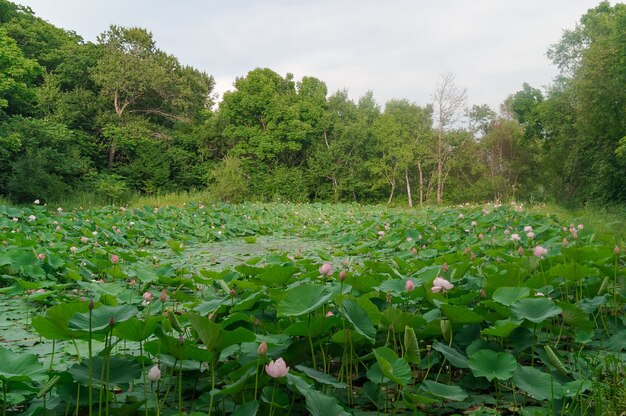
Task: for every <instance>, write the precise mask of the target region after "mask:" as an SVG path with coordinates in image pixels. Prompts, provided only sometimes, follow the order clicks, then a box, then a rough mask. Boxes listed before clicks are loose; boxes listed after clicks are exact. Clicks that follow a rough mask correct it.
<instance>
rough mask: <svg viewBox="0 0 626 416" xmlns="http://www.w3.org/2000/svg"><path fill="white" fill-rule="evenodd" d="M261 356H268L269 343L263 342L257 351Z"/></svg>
mask: <svg viewBox="0 0 626 416" xmlns="http://www.w3.org/2000/svg"><path fill="white" fill-rule="evenodd" d="M257 352H258V354H259V356H264V355H266V354H267V342H265V341H263V342H262V343H261V345H259V348H258V349H257Z"/></svg>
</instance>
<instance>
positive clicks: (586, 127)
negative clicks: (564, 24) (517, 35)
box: [540, 2, 626, 202]
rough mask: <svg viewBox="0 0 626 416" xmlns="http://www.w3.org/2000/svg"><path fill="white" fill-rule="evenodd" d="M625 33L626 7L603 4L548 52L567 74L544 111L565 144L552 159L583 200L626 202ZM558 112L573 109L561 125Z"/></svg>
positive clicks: (555, 136)
mask: <svg viewBox="0 0 626 416" xmlns="http://www.w3.org/2000/svg"><path fill="white" fill-rule="evenodd" d="M625 30H626V5H625V4H616V5H614V6H611V5H610V3H608V2H602V3H600V4H599V5H598V6H597V7H595V8H593V9H590V10H589V11H588V12H587V13H586V14H585V15H584V16H582V18H581V19H580V23H579V24H578V25H577V26H576V28H575V29H573V30H569V31H566V32H565V33H564V34H563V37H562V38H561V40H560V42H559V43H557V44H556V45H554V46H553V47H552V48H551V49H550V51H549V54H548V55H549V56H550V57H551V58H552V60H553V61H554V62H555V63H556V64H557V65H558V66H559V68H560V69H561V70H562V74H561V78H560V80H559V86H558V88H555V89H553V93H552V94H551V95H550V96H549V98H548V100H547V103H545V104H542V105H541V108H540V111H541V112H542V115H543V117H544V118H545V119H548V120H549V121H545V122H544V123H546V124H548V125H549V127H548V130H549V134H550V135H551V136H552V137H551V139H552V140H553V141H554V140H556V141H559V142H560V143H562V144H561V145H556V146H552V149H554V150H555V151H557V152H562V153H560V154H558V155H554V157H552V158H551V159H552V160H555V159H560V160H561V164H564V165H566V166H567V170H566V174H567V175H569V177H568V178H566V182H567V184H568V185H569V186H570V187H571V192H570V194H572V195H574V198H575V199H577V200H579V201H594V200H595V201H622V202H623V201H626V159H625V158H624V156H623V155H624V152H623V151H621V150H620V146H622V145H623V144H624V142H625V139H624V137H625V136H626V88H624V86H625V85H626V40H625V39H624V33H625ZM557 109H559V111H560V110H567V112H563V113H561V117H560V123H559V114H558V113H555V112H554V111H555V110H557ZM566 123H573V127H574V128H573V129H569V128H567V126H564V124H566ZM567 135H569V137H568V136H567ZM565 143H567V145H565Z"/></svg>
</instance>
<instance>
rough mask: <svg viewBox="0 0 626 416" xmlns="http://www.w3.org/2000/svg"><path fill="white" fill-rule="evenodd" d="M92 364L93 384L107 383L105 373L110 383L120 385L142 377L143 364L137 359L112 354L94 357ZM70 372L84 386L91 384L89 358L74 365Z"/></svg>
mask: <svg viewBox="0 0 626 416" xmlns="http://www.w3.org/2000/svg"><path fill="white" fill-rule="evenodd" d="M92 366H93V367H92V368H93V369H92V373H91V383H92V384H93V385H99V384H100V383H104V384H106V379H105V380H104V381H103V380H102V379H103V377H102V375H103V373H104V375H107V374H108V384H109V385H118V386H122V385H128V384H130V383H131V382H132V381H133V380H136V379H138V378H139V377H141V365H139V363H138V362H137V361H136V360H132V359H128V358H123V357H116V356H111V357H109V359H108V360H105V359H104V358H103V357H93V358H92ZM68 372H69V373H70V374H71V375H72V376H73V377H74V379H75V380H76V381H77V382H78V383H80V384H82V385H83V386H87V385H89V361H88V360H87V359H85V360H83V361H82V362H81V363H80V364H75V365H73V366H72V367H71V368H70V369H68Z"/></svg>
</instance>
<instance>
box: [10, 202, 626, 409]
mask: <svg viewBox="0 0 626 416" xmlns="http://www.w3.org/2000/svg"><path fill="white" fill-rule="evenodd" d="M0 245H1V247H2V250H1V251H0V311H1V314H0V381H1V385H2V391H1V393H0V402H1V403H2V405H3V406H2V408H3V412H2V414H3V416H4V415H12V414H21V415H22V414H23V415H39V414H41V415H76V416H78V415H89V416H92V415H111V416H114V415H119V416H122V415H124V416H126V415H171V414H190V415H192V414H193V415H195V414H208V415H230V414H232V415H255V414H259V415H287V414H292V415H304V414H312V415H320V416H329V415H347V414H353V415H391V414H415V415H422V414H438V415H452V414H465V415H495V414H523V415H548V414H564V415H572V414H581V415H605V414H606V415H610V414H620V413H621V412H623V411H624V410H626V384H625V381H624V377H623V371H624V363H625V357H624V349H625V348H626V320H625V319H624V305H625V302H624V300H625V298H624V296H625V295H626V290H625V289H624V285H623V280H624V277H625V276H626V268H625V265H624V256H623V247H620V245H619V242H618V244H616V242H615V241H611V240H610V239H609V238H606V237H604V236H598V235H596V234H595V233H594V232H593V230H590V229H588V227H585V225H584V224H569V223H564V222H563V221H562V220H560V219H559V218H557V217H556V216H554V215H550V214H549V213H545V212H544V213H541V214H538V213H535V214H533V213H530V212H528V211H527V210H524V209H523V208H522V207H520V206H516V205H508V206H465V207H458V208H441V209H424V210H411V211H408V210H400V209H388V208H386V207H385V208H383V207H375V206H373V207H372V206H370V207H364V206H358V205H288V204H284V205H281V204H266V205H255V204H243V205H211V206H202V205H192V206H188V207H183V208H175V207H171V208H153V207H143V208H134V209H130V208H119V207H107V208H99V209H85V210H76V211H70V212H65V211H64V210H62V209H58V210H50V209H49V208H48V207H43V206H40V205H33V206H32V207H21V208H17V207H9V206H0Z"/></svg>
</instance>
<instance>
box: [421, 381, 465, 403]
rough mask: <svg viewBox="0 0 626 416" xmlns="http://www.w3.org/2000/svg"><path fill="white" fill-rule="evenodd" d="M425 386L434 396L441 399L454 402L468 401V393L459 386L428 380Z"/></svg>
mask: <svg viewBox="0 0 626 416" xmlns="http://www.w3.org/2000/svg"><path fill="white" fill-rule="evenodd" d="M423 386H424V387H425V388H426V390H428V391H429V392H430V393H431V394H432V395H434V396H437V397H441V398H443V399H447V400H453V401H458V402H462V401H463V400H465V399H467V393H465V391H464V390H463V389H462V388H461V387H459V386H448V385H447V384H441V383H438V382H436V381H433V380H426V381H424V383H423Z"/></svg>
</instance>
